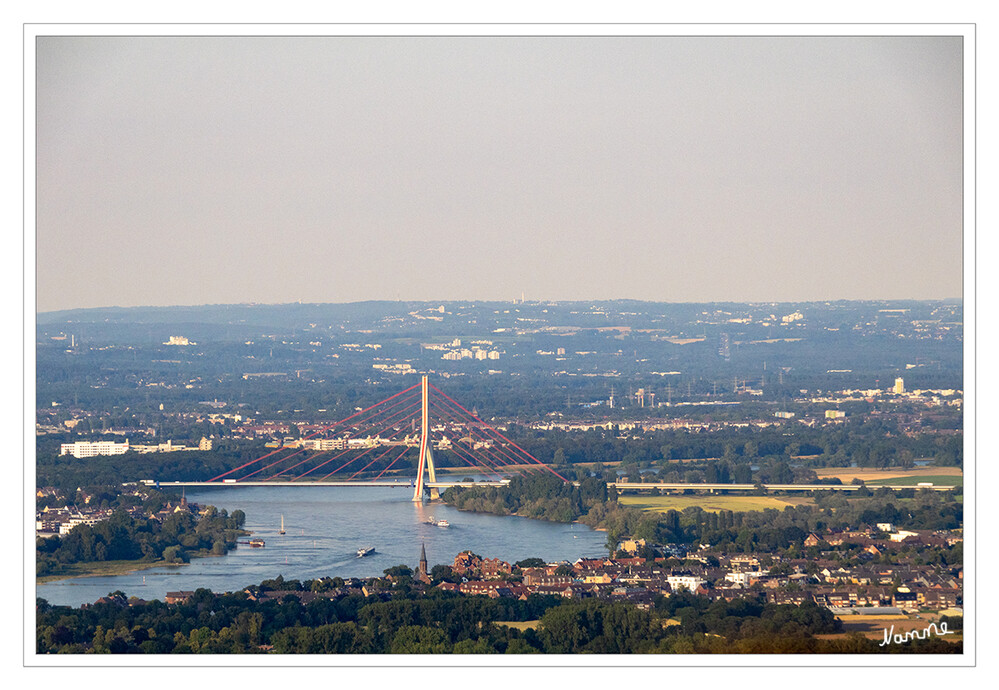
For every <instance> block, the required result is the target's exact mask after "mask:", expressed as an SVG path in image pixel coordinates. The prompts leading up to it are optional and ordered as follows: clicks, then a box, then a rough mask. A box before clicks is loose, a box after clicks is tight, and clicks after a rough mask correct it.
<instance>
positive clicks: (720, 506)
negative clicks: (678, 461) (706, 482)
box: [617, 495, 811, 513]
mask: <svg viewBox="0 0 999 690" xmlns="http://www.w3.org/2000/svg"><path fill="white" fill-rule="evenodd" d="M617 502H618V503H620V504H621V505H626V506H631V507H633V508H639V509H640V510H652V511H655V512H659V513H665V512H666V511H668V510H679V511H682V510H683V509H684V508H690V507H692V506H699V507H700V508H702V509H703V510H706V511H708V512H711V513H717V512H719V511H722V510H731V511H734V512H738V511H748V510H766V509H767V508H774V509H776V510H784V508H785V507H787V506H791V505H799V504H801V503H811V499H795V498H788V499H787V500H784V499H781V498H773V497H772V496H710V495H708V496H619V497H618V499H617Z"/></svg>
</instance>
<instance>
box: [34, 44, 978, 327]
mask: <svg viewBox="0 0 999 690" xmlns="http://www.w3.org/2000/svg"><path fill="white" fill-rule="evenodd" d="M36 46H37V55H36V68H37V69H36V80H37V81H36V108H37V112H36V119H35V125H36V130H35V135H36V152H37V155H36V165H37V167H36V192H37V199H36V208H37V223H36V238H35V239H36V247H37V254H36V262H37V266H36V270H37V274H36V286H37V302H36V308H37V310H38V311H39V312H50V311H59V310H65V309H73V308H88V307H111V306H122V307H132V306H193V305H206V304H247V303H254V302H255V303H261V304H282V303H294V302H297V301H302V302H303V303H349V302H357V301H367V300H403V301H513V300H514V299H516V298H519V297H520V296H521V294H522V293H526V297H527V299H528V300H529V301H531V300H538V299H541V300H551V301H596V300H608V299H638V300H642V301H658V302H756V303H758V302H808V301H833V300H837V299H890V300H896V299H955V298H960V297H961V296H962V288H963V278H962V259H963V253H962V252H963V250H962V240H963V218H962V212H963V189H964V187H963V177H962V175H963V116H964V115H963V83H962V80H963V46H962V39H961V37H960V36H957V37H954V36H938V37H807V38H798V37H533V38H532V37H468V38H447V37H440V38H431V37H394V38H393V37H383V38H362V37H339V38H336V37H334V38H322V37H286V38H281V37H267V38H265V37H257V38H254V37H169V38H168V37H139V38H128V37H106V36H104V37H86V36H82V37H80V36H74V37H69V36H67V37H41V38H39V39H38V40H37V43H36ZM29 241H30V238H29ZM622 295H628V296H627V297H622ZM469 296H472V297H471V298H470V297H469Z"/></svg>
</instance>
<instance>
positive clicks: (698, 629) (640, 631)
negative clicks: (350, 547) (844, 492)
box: [36, 582, 961, 654]
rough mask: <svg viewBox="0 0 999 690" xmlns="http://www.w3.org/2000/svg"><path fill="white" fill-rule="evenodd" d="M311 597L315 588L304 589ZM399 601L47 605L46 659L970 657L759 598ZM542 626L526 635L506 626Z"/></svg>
mask: <svg viewBox="0 0 999 690" xmlns="http://www.w3.org/2000/svg"><path fill="white" fill-rule="evenodd" d="M303 584H304V586H305V588H307V589H308V588H311V585H312V583H311V582H306V583H303ZM387 596H390V597H391V598H390V599H389V600H385V601H383V600H380V599H379V600H376V601H371V600H369V599H368V598H366V597H364V596H361V595H359V594H349V595H346V596H341V597H339V598H335V599H329V598H320V599H315V600H313V601H311V602H309V603H307V604H302V603H301V601H300V599H299V598H298V597H296V596H295V595H294V594H287V595H285V596H284V597H282V598H281V599H280V600H275V599H270V600H264V601H254V600H252V599H250V598H249V597H248V596H247V594H245V593H243V592H239V593H235V594H224V595H216V594H213V593H212V592H210V591H209V590H206V589H199V590H197V591H196V592H195V593H194V596H193V597H191V599H190V600H188V601H187V602H186V603H183V604H172V605H168V604H164V603H162V602H159V601H152V602H148V603H137V602H133V605H131V606H125V605H119V604H116V603H100V604H95V605H92V606H88V607H85V608H81V609H73V608H70V607H64V606H56V607H53V606H50V605H49V604H48V603H47V602H46V601H45V600H43V599H39V600H38V602H37V606H36V613H37V639H36V646H37V651H38V653H40V654H49V653H61V654H84V653H112V654H171V653H172V654H192V653H198V654H231V653H232V654H248V653H263V652H266V651H271V650H272V651H273V652H276V653H279V654H386V653H390V654H531V653H546V654H578V653H590V654H638V653H660V654H668V653H757V654H759V653H878V652H928V653H960V652H961V645H960V644H949V643H946V642H943V641H941V640H939V639H928V640H925V641H918V640H914V641H912V642H909V643H907V644H905V645H892V646H888V647H879V645H878V643H877V642H875V641H873V640H865V639H863V638H861V637H859V636H852V637H849V638H845V639H836V640H821V639H817V638H815V637H814V636H815V635H818V634H827V633H837V632H839V631H840V630H841V628H840V623H839V622H838V621H837V620H836V619H835V618H834V617H833V615H832V614H831V613H830V612H829V611H828V610H826V609H822V608H819V607H817V606H815V605H814V604H806V605H804V606H800V607H799V606H786V605H775V604H768V603H764V601H763V600H762V599H759V598H755V597H750V598H745V599H736V600H733V601H731V602H725V601H724V600H719V601H711V600H709V599H708V598H706V597H698V596H693V595H690V594H686V593H681V594H677V595H674V596H672V597H669V598H664V597H659V598H657V600H656V602H655V606H654V608H653V609H652V610H641V609H638V608H636V607H634V606H632V605H629V604H625V603H612V602H607V601H603V600H596V599H587V600H582V601H572V600H566V599H563V598H562V597H553V596H539V595H532V596H530V597H528V598H527V599H526V600H525V601H520V600H516V599H511V598H503V597H501V598H498V599H489V598H487V597H481V596H474V597H466V596H463V595H460V594H457V593H453V592H441V591H437V590H431V591H429V592H427V593H426V594H423V593H420V592H416V591H413V590H410V589H409V588H407V587H401V588H399V589H398V590H397V591H392V592H391V593H390V594H389V595H387ZM513 621H521V622H524V621H538V624H537V625H536V626H533V627H527V628H526V629H525V630H523V631H520V630H518V629H515V628H513V627H510V626H507V625H502V624H499V623H500V622H513Z"/></svg>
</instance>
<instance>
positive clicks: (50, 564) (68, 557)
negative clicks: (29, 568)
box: [35, 506, 246, 575]
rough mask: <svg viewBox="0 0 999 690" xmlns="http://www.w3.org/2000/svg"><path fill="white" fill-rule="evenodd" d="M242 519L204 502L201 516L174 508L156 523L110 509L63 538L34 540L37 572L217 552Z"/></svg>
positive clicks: (232, 538)
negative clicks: (104, 517) (101, 517)
mask: <svg viewBox="0 0 999 690" xmlns="http://www.w3.org/2000/svg"><path fill="white" fill-rule="evenodd" d="M245 519H246V516H245V515H244V513H243V511H241V510H234V511H233V512H232V515H229V514H228V513H227V512H226V511H225V510H221V511H219V510H217V509H216V508H215V507H214V506H209V507H208V509H207V512H206V513H205V514H204V515H202V516H201V517H200V518H199V517H196V516H195V515H193V514H191V513H190V512H175V513H173V514H171V515H170V516H169V517H167V518H166V519H165V520H163V522H162V523H161V522H160V521H159V520H155V519H151V518H150V519H142V518H135V517H132V516H131V515H129V514H128V513H126V512H125V511H124V510H121V509H119V510H115V511H114V512H113V513H112V514H111V517H110V518H109V519H107V520H101V521H100V522H97V523H96V524H94V525H92V526H91V525H77V526H76V527H74V528H73V529H72V530H70V532H69V534H66V535H65V536H55V537H49V538H47V539H42V538H39V539H37V540H36V544H35V563H36V569H37V574H38V575H54V574H58V573H59V571H60V569H61V568H62V566H66V565H69V564H72V563H92V562H95V561H98V562H99V561H146V562H150V561H158V560H164V561H166V562H168V563H183V562H186V561H188V560H189V559H190V557H191V555H192V554H204V553H212V554H216V555H222V554H224V553H226V552H227V551H228V550H229V549H231V548H233V547H235V545H236V538H237V537H238V536H239V535H240V534H242V532H241V529H242V527H243V523H244V521H245Z"/></svg>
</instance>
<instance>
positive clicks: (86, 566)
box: [35, 560, 178, 584]
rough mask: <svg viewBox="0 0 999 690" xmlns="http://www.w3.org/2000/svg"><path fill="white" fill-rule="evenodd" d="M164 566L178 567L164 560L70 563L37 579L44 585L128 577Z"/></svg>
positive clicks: (36, 580) (37, 581) (36, 579)
mask: <svg viewBox="0 0 999 690" xmlns="http://www.w3.org/2000/svg"><path fill="white" fill-rule="evenodd" d="M164 565H178V564H174V563H167V562H166V561H164V560H156V561H90V562H86V563H70V564H68V565H63V566H62V567H61V568H60V569H59V571H58V572H55V573H50V574H49V575H42V576H40V577H36V578H35V582H36V583H38V584H42V583H45V582H52V581H54V580H65V579H67V578H71V577H102V576H107V575H126V574H128V573H134V572H135V571H137V570H145V569H147V568H159V567H161V566H164Z"/></svg>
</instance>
